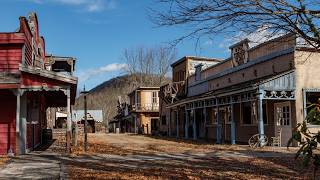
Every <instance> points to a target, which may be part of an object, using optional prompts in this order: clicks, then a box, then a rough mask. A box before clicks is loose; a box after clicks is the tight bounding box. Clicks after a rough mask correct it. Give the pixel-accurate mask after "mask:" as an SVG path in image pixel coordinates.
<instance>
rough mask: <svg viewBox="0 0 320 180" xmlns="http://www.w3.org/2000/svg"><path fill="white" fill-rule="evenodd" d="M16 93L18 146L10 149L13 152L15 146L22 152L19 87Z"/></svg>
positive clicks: (17, 152)
mask: <svg viewBox="0 0 320 180" xmlns="http://www.w3.org/2000/svg"><path fill="white" fill-rule="evenodd" d="M15 95H16V98H17V99H16V101H17V103H16V147H10V149H9V151H11V152H10V153H11V154H13V148H15V149H16V154H22V152H21V148H20V146H21V143H22V142H21V132H20V127H21V125H20V121H21V119H20V111H21V109H20V98H21V93H20V90H19V89H18V90H17V91H16V92H15Z"/></svg>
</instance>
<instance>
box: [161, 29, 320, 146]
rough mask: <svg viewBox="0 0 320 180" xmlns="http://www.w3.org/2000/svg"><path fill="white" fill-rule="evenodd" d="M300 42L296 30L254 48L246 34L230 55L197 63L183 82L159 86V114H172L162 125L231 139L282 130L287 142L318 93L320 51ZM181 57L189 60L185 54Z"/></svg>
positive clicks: (180, 133) (177, 132) (181, 133)
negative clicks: (211, 62) (171, 92)
mask: <svg viewBox="0 0 320 180" xmlns="http://www.w3.org/2000/svg"><path fill="white" fill-rule="evenodd" d="M297 42H298V41H297V37H296V36H295V35H293V34H288V35H285V36H281V37H278V38H275V39H273V40H270V41H267V42H264V43H262V44H259V45H256V46H254V47H249V40H247V39H245V40H243V41H241V42H239V43H236V44H235V45H233V46H231V47H230V51H231V55H230V57H229V58H227V59H225V60H223V61H220V62H217V63H216V64H214V65H211V66H210V67H205V66H204V64H203V63H202V62H199V63H197V64H195V65H194V68H195V71H194V73H191V74H189V75H188V76H187V77H186V78H185V80H184V81H183V82H182V83H183V84H185V87H182V86H181V87H180V88H179V89H175V90H173V89H174V86H172V85H170V84H169V85H166V86H163V87H161V92H160V97H161V103H163V104H164V105H161V107H162V108H161V109H164V110H161V112H160V114H161V116H165V117H167V119H168V120H167V121H166V123H165V125H164V128H163V130H165V129H167V133H168V134H169V135H171V136H177V137H181V138H187V139H188V138H193V139H198V138H205V139H208V140H210V139H211V141H212V142H216V143H223V142H229V143H232V144H235V143H247V142H248V140H249V138H250V137H251V136H252V135H254V134H257V133H258V134H261V135H262V134H264V135H266V136H267V137H274V136H277V132H279V130H281V134H282V135H281V144H282V145H283V146H285V145H286V144H287V142H288V140H289V138H290V137H291V136H292V130H293V128H294V127H295V126H296V125H297V123H299V122H302V121H303V120H304V117H305V116H306V114H307V111H308V110H307V108H306V107H307V106H308V104H310V103H314V102H316V100H317V99H318V98H319V97H320V93H319V92H320V79H319V78H317V76H318V75H319V74H320V69H319V68H318V67H319V65H320V61H319V59H320V52H319V51H318V50H316V49H313V48H310V47H306V46H301V45H300V44H298V43H297ZM179 61H181V60H179ZM179 61H178V62H179ZM182 62H183V63H184V64H188V60H187V59H185V60H184V61H182ZM177 65H178V64H177V63H174V64H173V75H175V74H178V73H177V72H175V71H176V66H177ZM204 67H205V68H204ZM183 69H185V70H186V72H187V71H188V67H187V66H184V67H183ZM173 83H175V79H174V81H173ZM170 91H175V93H173V95H171V94H170V93H168V92H170ZM179 93H180V95H179V96H178V98H176V95H178V94H179ZM164 122H165V121H164ZM310 128H311V130H318V129H319V127H318V126H311V125H310Z"/></svg>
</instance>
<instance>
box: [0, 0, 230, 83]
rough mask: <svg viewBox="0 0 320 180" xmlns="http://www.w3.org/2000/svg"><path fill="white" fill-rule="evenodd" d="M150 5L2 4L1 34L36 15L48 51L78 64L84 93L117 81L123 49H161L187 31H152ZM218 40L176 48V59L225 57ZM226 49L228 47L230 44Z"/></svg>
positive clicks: (108, 0)
mask: <svg viewBox="0 0 320 180" xmlns="http://www.w3.org/2000/svg"><path fill="white" fill-rule="evenodd" d="M153 3H154V1H153V0H1V6H0V22H1V26H0V31H1V32H11V31H15V30H16V29H17V28H18V25H19V21H18V18H19V16H27V15H28V13H29V12H31V11H35V12H36V13H37V14H38V18H39V23H40V33H41V34H42V35H43V36H44V37H45V41H46V51H47V53H52V54H56V55H63V56H73V57H76V58H77V66H76V68H77V70H76V74H77V75H78V76H79V86H78V87H79V88H82V87H83V85H84V84H86V87H88V89H91V88H93V87H94V86H96V85H98V84H100V83H102V82H104V81H106V80H108V79H110V78H112V77H115V76H118V75H122V74H124V71H123V70H120V69H121V67H123V64H124V63H125V62H124V61H123V60H122V59H121V55H122V52H123V50H124V49H125V48H135V47H141V46H143V47H153V46H158V45H165V44H166V43H167V42H170V41H172V40H174V39H176V38H178V37H180V36H181V35H183V34H185V33H187V30H186V29H182V28H181V29H180V28H167V27H161V28H159V27H155V25H154V24H152V23H151V22H150V20H149V18H148V15H147V8H148V7H151V6H154V4H153ZM225 43H226V42H225V41H224V40H223V39H222V38H221V37H210V39H209V38H203V39H201V41H200V42H199V47H198V48H196V46H195V40H187V41H184V42H183V43H181V44H179V45H178V46H177V51H178V54H177V58H180V57H182V56H185V55H197V56H207V57H216V58H224V57H227V56H228V55H229V52H228V51H227V50H228V49H227V48H226V47H227V45H226V44H225ZM228 45H229V44H228Z"/></svg>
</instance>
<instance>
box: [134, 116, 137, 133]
mask: <svg viewBox="0 0 320 180" xmlns="http://www.w3.org/2000/svg"><path fill="white" fill-rule="evenodd" d="M134 133H135V134H137V117H136V116H134Z"/></svg>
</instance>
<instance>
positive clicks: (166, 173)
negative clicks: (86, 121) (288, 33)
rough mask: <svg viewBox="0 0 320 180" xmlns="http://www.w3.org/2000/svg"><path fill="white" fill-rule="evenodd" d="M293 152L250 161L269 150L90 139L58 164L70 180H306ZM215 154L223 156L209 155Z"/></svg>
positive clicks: (122, 137)
mask: <svg viewBox="0 0 320 180" xmlns="http://www.w3.org/2000/svg"><path fill="white" fill-rule="evenodd" d="M294 151H295V149H291V150H290V151H287V150H286V149H285V148H284V149H277V153H278V155H279V156H280V157H256V156H255V153H261V154H267V153H273V152H272V149H270V148H265V149H259V150H256V151H253V150H251V149H250V148H248V147H247V146H230V145H211V144H205V143H194V142H184V141H176V140H174V139H166V140H161V139H157V138H150V137H143V136H131V135H99V134H96V135H93V134H91V135H89V149H88V152H87V153H85V152H84V151H83V144H82V142H80V143H79V147H77V148H73V149H72V156H71V157H72V159H73V160H71V161H66V162H64V163H65V164H66V166H67V168H68V172H69V175H70V179H213V178H223V179H225V178H226V179H310V177H311V168H309V169H307V170H303V169H302V166H301V163H299V161H298V162H297V161H295V160H294V159H293V158H292V155H293V152H294ZM221 152H223V153H226V155H223V154H221V155H214V154H217V153H221ZM233 153H240V154H245V155H248V156H247V157H243V156H232V154H233ZM101 154H103V155H104V156H103V157H101ZM196 154H203V156H197V155H196ZM229 154H231V155H229ZM148 158H149V159H148ZM150 158H151V159H150ZM152 158H153V159H152ZM319 177H320V175H319Z"/></svg>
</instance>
